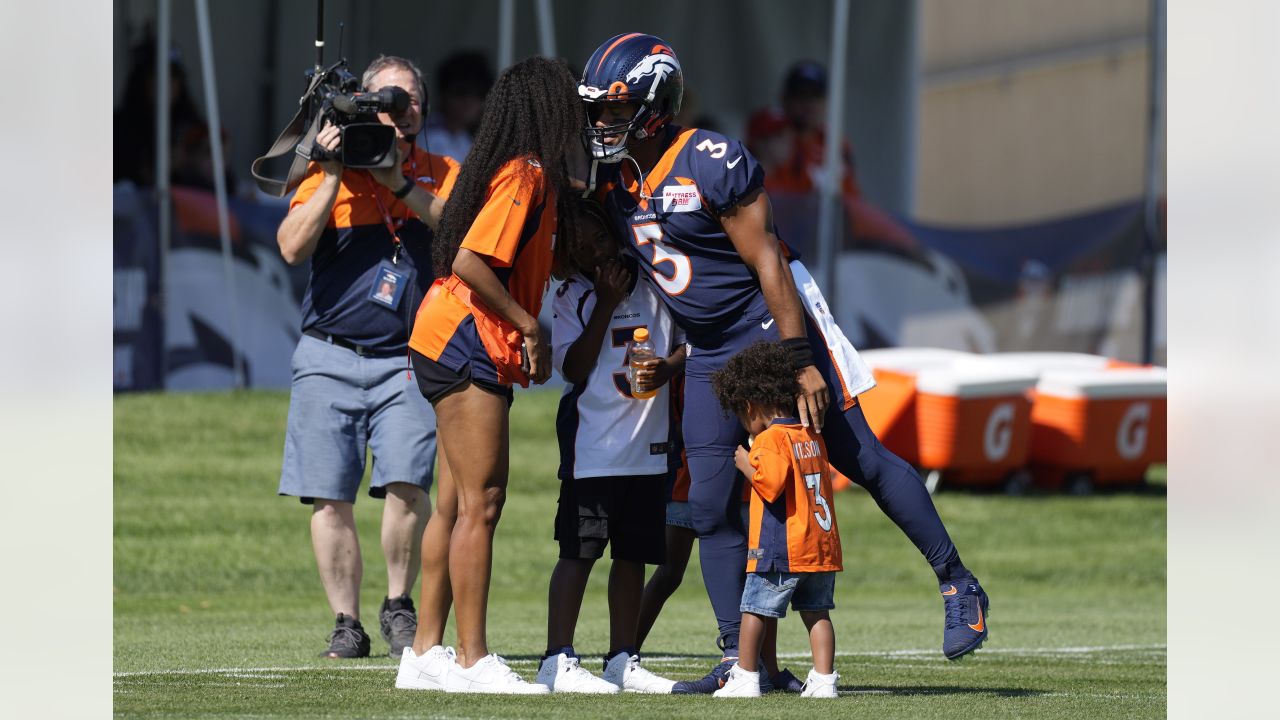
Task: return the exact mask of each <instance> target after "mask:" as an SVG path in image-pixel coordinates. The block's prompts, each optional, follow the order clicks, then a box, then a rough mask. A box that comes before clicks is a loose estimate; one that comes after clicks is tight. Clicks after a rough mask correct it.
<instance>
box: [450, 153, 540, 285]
mask: <svg viewBox="0 0 1280 720" xmlns="http://www.w3.org/2000/svg"><path fill="white" fill-rule="evenodd" d="M525 162H528V161H527V160H524V159H521V158H517V159H515V160H512V161H511V162H509V163H507V164H506V165H504V166H503V167H502V168H501V169H500V170H498V172H497V173H495V174H494V176H493V179H492V180H490V181H489V193H488V196H487V197H486V198H485V201H484V206H483V207H481V208H480V212H479V213H477V214H476V219H475V220H474V221H473V222H472V223H471V229H470V230H467V235H466V237H464V238H462V245H461V246H462V247H464V248H466V249H468V250H470V251H472V252H474V253H478V254H480V255H484V256H486V257H488V258H491V259H492V260H493V264H494V265H496V266H498V267H511V263H512V261H514V260H515V257H516V250H518V249H519V247H520V236H521V235H522V234H523V233H524V225H525V221H526V220H528V219H529V210H530V206H531V205H532V204H533V198H534V194H535V190H537V189H538V187H539V186H541V184H542V169H541V168H539V167H537V166H533V165H531V166H530V167H528V168H527V169H525V168H519V167H518V166H516V165H514V164H515V163H525ZM521 170H524V172H520V171H521ZM530 171H532V172H530Z"/></svg>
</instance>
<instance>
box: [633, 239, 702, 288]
mask: <svg viewBox="0 0 1280 720" xmlns="http://www.w3.org/2000/svg"><path fill="white" fill-rule="evenodd" d="M631 231H632V232H634V233H635V234H636V247H638V248H642V247H644V246H645V245H648V244H650V243H652V244H653V279H654V282H656V283H658V287H660V288H662V289H663V291H665V292H666V293H667V294H668V295H680V294H681V293H683V292H684V291H685V290H688V289H689V283H690V282H692V281H693V263H691V262H690V261H689V256H688V255H685V254H684V253H682V252H680V251H679V250H677V249H675V248H674V247H672V246H671V245H669V244H668V243H667V242H666V241H665V240H663V239H662V226H660V225H659V224H658V223H641V224H639V225H633V226H632V227H631ZM662 263H671V274H670V275H667V274H666V273H665V272H663V271H662V270H659V269H658V266H659V265H661V264H662Z"/></svg>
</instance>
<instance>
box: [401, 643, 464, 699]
mask: <svg viewBox="0 0 1280 720" xmlns="http://www.w3.org/2000/svg"><path fill="white" fill-rule="evenodd" d="M455 657H456V656H455V655H454V652H453V648H447V647H443V646H441V645H436V646H435V647H432V648H429V649H428V650H427V651H426V652H424V653H422V654H421V655H415V654H414V653H413V646H412V645H409V646H407V647H405V649H404V653H403V654H401V655H400V671H399V672H397V673H396V687H398V688H400V689H401V690H444V689H445V688H444V682H445V676H447V675H448V674H449V668H451V667H453V666H454V664H455V662H454V658H455Z"/></svg>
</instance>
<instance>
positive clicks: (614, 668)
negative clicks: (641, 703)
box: [604, 652, 676, 695]
mask: <svg viewBox="0 0 1280 720" xmlns="http://www.w3.org/2000/svg"><path fill="white" fill-rule="evenodd" d="M604 679H605V680H606V681H608V682H610V683H612V684H613V685H615V686H616V687H618V688H621V689H622V690H626V691H627V692H635V693H649V694H651V695H670V694H671V687H672V686H673V685H675V684H676V681H675V680H668V679H666V678H664V677H658V676H657V675H654V674H653V673H651V672H649V671H648V670H645V669H644V668H642V667H640V656H639V655H631V654H629V653H627V652H620V653H618V654H617V655H614V656H613V657H611V658H609V660H608V662H606V663H605V665H604Z"/></svg>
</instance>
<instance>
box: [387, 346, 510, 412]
mask: <svg viewBox="0 0 1280 720" xmlns="http://www.w3.org/2000/svg"><path fill="white" fill-rule="evenodd" d="M409 358H410V362H411V363H412V364H413V376H414V378H416V379H417V381H418V390H420V391H421V392H422V396H423V397H425V398H426V399H427V402H429V403H431V404H432V405H434V404H436V402H437V401H438V400H440V398H442V397H444V396H445V395H447V394H449V393H450V392H451V391H453V390H456V389H458V388H460V387H462V386H463V385H466V384H467V383H471V384H472V385H475V386H476V387H478V388H480V389H481V390H484V391H485V392H489V393H493V394H494V395H499V396H501V397H504V398H506V399H507V407H511V403H513V402H515V398H516V396H515V392H513V391H512V389H511V386H510V385H503V384H502V383H496V382H493V381H491V380H477V379H474V378H472V377H471V366H470V365H467V366H466V367H464V368H463V369H462V372H457V371H455V370H453V369H452V368H449V367H445V366H444V365H441V364H440V363H438V362H436V361H435V360H432V359H431V358H429V357H427V356H426V355H423V354H422V353H420V352H418V351H417V350H414V349H413V348H409Z"/></svg>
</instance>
